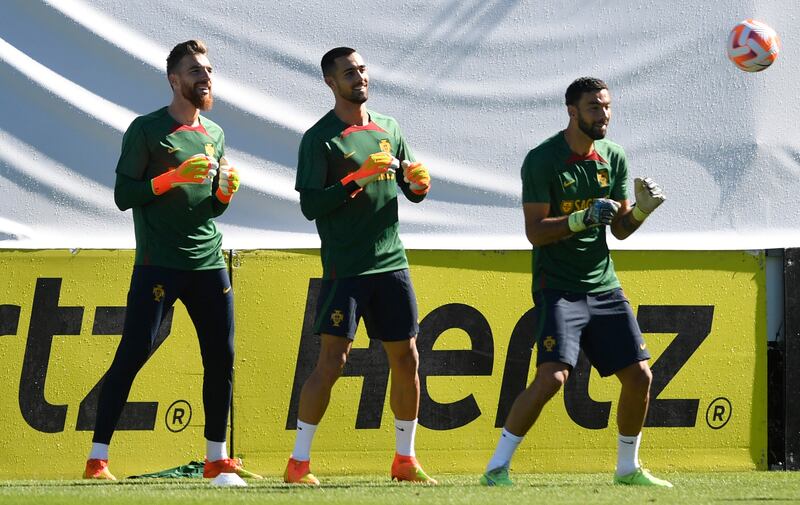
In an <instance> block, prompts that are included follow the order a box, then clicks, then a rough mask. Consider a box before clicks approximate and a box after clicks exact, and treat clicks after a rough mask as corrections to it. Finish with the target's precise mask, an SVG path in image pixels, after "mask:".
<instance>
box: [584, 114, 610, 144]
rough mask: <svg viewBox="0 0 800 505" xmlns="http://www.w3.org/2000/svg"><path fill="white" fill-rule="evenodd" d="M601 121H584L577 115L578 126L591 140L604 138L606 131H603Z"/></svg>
mask: <svg viewBox="0 0 800 505" xmlns="http://www.w3.org/2000/svg"><path fill="white" fill-rule="evenodd" d="M603 126H606V125H605V124H603V123H589V122H588V121H584V120H583V118H581V117H580V116H578V128H580V130H581V131H582V132H583V133H585V134H586V136H587V137H589V138H590V139H592V140H600V139H603V138H605V136H606V133H605V132H604V131H603Z"/></svg>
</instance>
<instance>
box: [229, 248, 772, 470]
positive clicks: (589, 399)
mask: <svg viewBox="0 0 800 505" xmlns="http://www.w3.org/2000/svg"><path fill="white" fill-rule="evenodd" d="M613 257H614V260H615V262H616V266H617V271H618V273H619V277H620V279H621V281H622V284H623V288H624V290H625V292H626V294H627V296H628V298H629V299H630V300H631V303H632V306H633V308H634V312H635V313H636V314H637V318H638V320H639V324H640V326H641V327H642V330H643V333H644V334H645V339H646V341H647V345H648V347H649V349H650V352H651V354H652V356H653V359H652V360H651V362H650V363H651V367H652V369H653V373H654V376H655V378H654V382H653V386H652V397H653V401H652V403H651V408H650V413H649V415H648V418H647V420H646V424H645V429H644V432H643V442H642V449H641V452H640V456H641V458H642V460H643V461H644V462H645V464H647V465H648V467H650V468H653V469H656V470H660V469H674V470H679V469H683V470H742V469H764V468H766V444H767V442H766V336H765V334H766V301H765V282H766V281H765V270H764V255H763V254H762V253H749V252H736V251H717V252H676V251H669V252H655V251H647V252H644V251H619V252H615V253H614V254H613ZM409 260H410V262H411V265H412V266H411V276H412V279H413V281H414V285H415V289H416V292H417V297H418V302H419V310H420V328H421V329H420V335H419V339H418V348H419V350H420V362H421V364H420V377H421V386H422V398H421V405H420V414H419V422H420V429H419V431H418V433H417V452H418V455H419V457H420V458H421V460H422V461H423V463H424V464H425V467H426V469H427V470H428V471H429V472H432V473H433V474H437V473H451V472H472V473H479V472H481V471H482V470H483V468H484V466H485V464H486V462H487V461H488V458H489V457H490V455H491V453H492V451H493V449H494V446H495V443H496V441H497V438H498V436H499V431H500V427H501V426H502V424H503V420H504V419H505V416H506V415H507V413H508V410H509V408H510V406H511V403H512V402H513V400H514V398H515V397H516V395H517V393H518V392H519V391H520V390H521V389H522V388H524V387H525V386H526V384H527V383H528V382H529V381H530V380H531V379H532V377H533V373H534V371H535V365H533V364H532V363H535V351H533V352H531V347H532V344H533V342H532V337H533V334H532V328H533V319H532V313H531V312H530V308H531V297H530V284H531V275H530V253H529V252H525V251H514V252H486V251H409ZM233 272H234V274H233V275H234V285H235V289H236V296H237V299H236V303H237V316H236V320H237V365H236V376H235V384H234V391H235V399H234V407H235V414H236V416H235V422H234V433H235V452H236V453H237V454H238V455H241V456H243V457H244V458H246V461H247V463H248V467H250V468H252V469H254V470H257V471H261V472H264V473H266V474H279V473H280V472H282V470H283V468H284V466H285V463H286V459H287V458H288V456H289V454H290V452H291V450H292V446H293V441H294V426H295V422H296V417H295V416H296V412H297V400H298V395H299V391H300V387H301V386H302V383H303V381H304V380H305V378H306V377H307V376H308V374H309V373H310V372H311V370H312V369H313V366H314V363H315V360H316V356H317V354H316V353H317V349H318V347H317V346H318V340H317V339H316V338H315V337H314V335H313V334H312V333H311V330H310V327H311V324H312V322H313V315H314V303H315V299H316V294H317V290H318V288H319V281H318V279H317V278H318V277H319V275H320V272H321V269H320V265H319V257H318V255H317V253H316V252H312V251H238V252H237V253H235V256H234V268H233ZM388 377H389V371H388V367H387V364H386V361H385V359H384V358H383V354H382V351H381V348H380V343H378V342H374V343H371V342H370V341H369V339H368V337H367V336H366V333H365V331H364V329H363V325H362V327H361V328H360V329H359V333H358V334H357V336H356V341H355V344H354V349H353V351H352V353H351V359H350V362H349V363H348V364H347V366H346V368H345V371H344V376H343V377H342V378H341V379H340V380H339V382H338V383H337V385H336V387H335V389H334V392H333V395H332V397H331V402H330V407H329V409H328V412H327V414H326V416H325V418H324V419H323V421H322V423H321V424H320V427H319V429H318V431H317V436H316V438H315V441H314V445H313V446H312V455H313V456H312V458H313V459H312V460H313V465H314V466H313V468H314V471H315V473H317V474H321V475H324V474H326V473H337V474H338V473H342V472H345V473H361V472H369V473H375V472H387V473H388V471H389V465H390V463H391V459H392V456H393V452H394V428H393V423H392V419H393V416H392V413H391V410H390V408H389V402H388V388H390V387H391V386H390V383H389V379H388ZM618 394H619V384H618V381H617V380H616V379H615V378H613V377H611V378H606V379H601V378H600V377H599V376H598V374H597V372H596V371H594V370H593V369H591V368H590V367H589V365H588V362H586V361H582V362H580V363H579V364H578V366H577V367H576V369H575V370H573V373H572V376H571V379H570V381H569V382H568V383H567V385H566V387H565V388H564V390H563V391H562V392H561V393H559V395H558V396H556V397H555V398H554V399H553V400H552V401H551V402H550V403H549V404H548V406H547V407H545V409H544V411H543V413H542V416H541V417H540V419H539V421H538V422H537V424H536V425H535V426H534V428H533V429H532V430H531V432H530V433H529V435H528V437H527V438H526V439H525V441H524V443H523V445H522V446H521V448H520V450H519V451H518V453H517V455H516V456H515V458H514V461H513V465H512V466H513V468H512V469H513V470H514V471H518V472H526V471H609V472H610V471H611V470H612V469H613V468H614V465H615V462H616V460H615V457H616V456H615V455H616V446H617V441H616V440H617V437H616V434H617V431H616V423H615V416H616V404H617V396H618Z"/></svg>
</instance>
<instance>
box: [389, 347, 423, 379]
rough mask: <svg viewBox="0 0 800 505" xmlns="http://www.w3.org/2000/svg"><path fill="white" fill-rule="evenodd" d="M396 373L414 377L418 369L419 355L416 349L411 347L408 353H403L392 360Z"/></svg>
mask: <svg viewBox="0 0 800 505" xmlns="http://www.w3.org/2000/svg"><path fill="white" fill-rule="evenodd" d="M394 365H395V369H396V371H397V372H400V373H403V374H406V375H416V374H417V370H418V369H419V353H418V352H417V348H416V347H411V348H409V349H408V352H405V353H403V354H402V355H400V356H398V357H397V358H396V359H395V360H394Z"/></svg>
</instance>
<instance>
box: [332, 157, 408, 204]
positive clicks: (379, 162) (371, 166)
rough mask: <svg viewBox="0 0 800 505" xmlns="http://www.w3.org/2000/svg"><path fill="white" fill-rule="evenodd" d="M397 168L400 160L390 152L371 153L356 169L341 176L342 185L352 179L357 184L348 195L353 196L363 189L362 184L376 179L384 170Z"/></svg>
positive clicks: (345, 184)
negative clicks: (356, 187)
mask: <svg viewBox="0 0 800 505" xmlns="http://www.w3.org/2000/svg"><path fill="white" fill-rule="evenodd" d="M398 168H400V162H399V161H398V160H397V158H395V157H394V156H392V155H391V154H389V153H384V152H379V153H373V154H370V155H369V157H367V159H366V161H364V163H362V164H361V166H360V167H359V168H358V170H356V171H355V172H351V173H349V174H347V175H346V176H344V177H343V178H342V180H341V182H342V186H347V185H348V184H349V183H351V182H353V181H355V183H356V184H358V189H357V190H355V191H353V193H352V194H351V195H350V197H351V198H353V197H355V196H356V195H357V194H359V193H360V192H361V190H362V189H364V186H366V185H367V184H369V183H371V182H373V181H375V180H377V179H378V177H380V176H381V175H383V174H385V173H386V172H394V171H395V170H397V169H398Z"/></svg>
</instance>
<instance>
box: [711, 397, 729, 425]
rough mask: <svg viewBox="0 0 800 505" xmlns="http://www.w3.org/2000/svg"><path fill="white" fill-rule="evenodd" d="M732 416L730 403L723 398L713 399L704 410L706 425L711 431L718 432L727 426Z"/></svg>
mask: <svg viewBox="0 0 800 505" xmlns="http://www.w3.org/2000/svg"><path fill="white" fill-rule="evenodd" d="M731 414H733V406H731V402H730V401H729V400H728V399H727V398H725V397H724V396H720V397H719V398H714V400H712V401H711V403H710V404H709V405H708V409H706V423H707V424H708V426H709V428H711V429H712V430H718V429H720V428H722V427H723V426H725V425H726V424H728V421H730V419H731Z"/></svg>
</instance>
